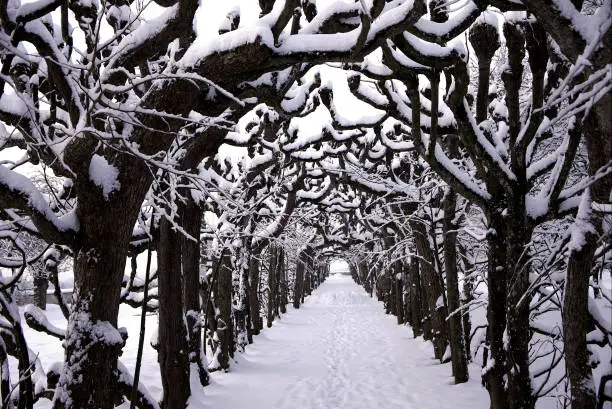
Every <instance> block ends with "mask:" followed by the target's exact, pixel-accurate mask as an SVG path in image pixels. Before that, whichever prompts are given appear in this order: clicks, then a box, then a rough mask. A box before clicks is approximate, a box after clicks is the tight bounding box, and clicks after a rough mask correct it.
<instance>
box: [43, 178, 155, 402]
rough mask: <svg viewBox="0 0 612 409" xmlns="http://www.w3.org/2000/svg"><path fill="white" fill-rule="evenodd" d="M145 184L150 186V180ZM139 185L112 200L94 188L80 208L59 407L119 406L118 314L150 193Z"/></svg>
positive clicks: (58, 393)
mask: <svg viewBox="0 0 612 409" xmlns="http://www.w3.org/2000/svg"><path fill="white" fill-rule="evenodd" d="M121 183H123V181H122V182H121ZM142 183H143V184H144V185H146V186H145V190H146V188H148V186H149V185H148V183H147V182H146V180H145V181H143V182H142ZM87 188H91V186H87ZM138 190H139V189H138V188H137V189H131V190H130V191H129V192H124V191H121V193H126V195H127V197H125V196H124V197H122V198H121V199H117V200H113V202H112V203H104V201H103V200H104V199H102V198H101V195H95V194H94V192H91V193H90V194H91V195H92V196H94V197H92V198H90V200H81V201H80V202H79V206H78V207H77V217H78V219H79V221H80V225H81V230H80V232H79V235H80V238H79V247H78V249H77V250H76V251H75V259H74V278H75V281H74V294H73V300H74V302H73V304H72V307H71V313H70V317H69V319H68V326H67V331H66V339H65V341H64V347H65V361H64V368H63V370H62V374H61V376H60V379H59V382H58V385H57V388H56V392H55V401H54V406H53V407H54V408H55V409H68V408H82V409H86V408H87V409H112V408H113V407H114V403H115V401H116V398H117V396H116V388H115V385H116V381H117V377H118V372H117V358H118V356H119V353H120V351H121V348H122V346H123V339H122V337H121V335H120V333H119V331H118V330H117V315H118V312H119V299H120V291H121V280H122V278H123V273H124V270H125V262H126V258H127V249H128V243H129V240H130V237H131V235H132V228H133V225H134V221H135V220H136V215H137V214H138V211H139V210H140V204H141V203H142V197H143V196H144V193H143V192H138ZM140 193H142V195H141V194H140ZM98 196H100V197H98ZM117 202H121V205H119V204H118V203H117ZM102 204H103V205H102ZM85 353H86V354H87V359H85V360H84V359H83V355H84V354H85Z"/></svg>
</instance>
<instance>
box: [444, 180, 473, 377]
mask: <svg viewBox="0 0 612 409" xmlns="http://www.w3.org/2000/svg"><path fill="white" fill-rule="evenodd" d="M456 204H457V196H456V194H455V192H454V191H453V190H452V189H451V188H449V189H448V191H447V192H446V198H445V200H444V267H445V270H446V292H447V299H448V309H449V313H450V314H452V315H451V316H450V317H449V318H448V324H449V341H450V348H451V359H452V366H453V376H454V377H455V383H463V382H467V380H468V378H469V375H468V369H467V361H466V353H465V344H464V342H463V327H462V322H461V313H460V312H459V308H460V307H461V302H460V300H459V276H458V274H457V225H456V224H455V222H454V219H455V213H456V212H455V207H456Z"/></svg>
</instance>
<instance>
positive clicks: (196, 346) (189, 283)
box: [181, 200, 209, 386]
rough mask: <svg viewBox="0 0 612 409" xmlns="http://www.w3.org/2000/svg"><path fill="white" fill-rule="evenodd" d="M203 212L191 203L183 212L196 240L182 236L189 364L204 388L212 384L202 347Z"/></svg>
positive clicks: (183, 220) (189, 229)
mask: <svg viewBox="0 0 612 409" xmlns="http://www.w3.org/2000/svg"><path fill="white" fill-rule="evenodd" d="M201 223H202V209H201V208H200V207H199V206H198V205H197V204H196V203H195V202H194V201H193V200H189V201H188V202H187V203H186V204H185V206H184V209H183V218H182V226H183V229H184V230H185V232H186V233H187V234H188V235H190V236H191V237H192V238H194V239H195V241H194V240H191V239H189V238H188V237H186V236H182V243H181V244H182V255H183V258H182V263H183V276H184V277H183V278H184V279H183V300H184V308H185V321H186V323H187V334H188V335H189V362H191V363H192V364H195V365H196V366H197V368H198V376H199V379H200V383H201V384H202V386H206V385H208V382H209V379H208V372H207V370H206V355H205V354H204V350H203V348H202V327H201V325H200V312H201V311H202V305H201V300H200V225H201Z"/></svg>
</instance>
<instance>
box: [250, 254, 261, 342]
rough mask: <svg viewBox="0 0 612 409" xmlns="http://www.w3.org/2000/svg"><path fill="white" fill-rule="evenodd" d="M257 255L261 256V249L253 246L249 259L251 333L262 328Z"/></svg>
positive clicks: (256, 332)
mask: <svg viewBox="0 0 612 409" xmlns="http://www.w3.org/2000/svg"><path fill="white" fill-rule="evenodd" d="M259 257H261V250H259V249H258V248H255V249H254V252H253V253H252V254H251V257H250V259H249V308H250V315H251V324H252V325H251V326H252V331H253V335H257V334H259V332H260V331H261V330H262V328H263V320H262V318H261V313H260V309H261V306H260V302H259V294H258V287H259V263H260V262H259Z"/></svg>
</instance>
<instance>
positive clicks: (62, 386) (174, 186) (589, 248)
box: [0, 0, 612, 409]
mask: <svg viewBox="0 0 612 409" xmlns="http://www.w3.org/2000/svg"><path fill="white" fill-rule="evenodd" d="M258 3H259V5H257V4H255V2H252V4H251V3H250V2H249V3H248V5H247V4H246V3H245V5H244V7H243V8H242V9H240V8H237V9H235V8H234V9H228V10H226V9H225V8H224V7H225V6H219V5H217V6H214V7H213V5H212V4H211V2H207V1H195V0H185V1H174V0H156V1H154V2H153V3H150V4H143V3H142V2H139V1H134V2H132V1H128V0H125V1H123V0H122V1H106V2H102V3H99V2H95V1H91V2H89V1H76V2H64V1H46V0H45V1H34V2H31V3H27V4H23V5H22V4H21V2H19V1H17V0H16V1H10V2H3V3H2V4H0V44H1V45H2V48H1V49H0V63H1V75H0V150H1V151H0V153H1V154H2V156H1V163H0V240H1V243H2V247H0V266H1V267H2V269H3V271H4V272H6V276H7V277H6V278H4V279H3V281H2V283H1V284H0V313H1V314H2V317H3V320H2V322H0V336H1V337H2V341H3V342H0V365H1V368H2V369H1V371H2V382H0V395H1V396H2V400H3V402H6V404H7V405H8V406H9V407H11V406H17V407H19V408H20V409H22V408H26V409H30V408H33V407H34V405H35V404H38V403H39V402H42V401H43V400H52V401H53V407H54V408H56V409H69V408H96V409H101V408H102V409H110V408H112V407H114V406H115V404H122V402H124V401H130V402H131V405H132V407H134V406H138V407H140V408H142V409H144V408H146V409H150V408H157V407H158V406H159V405H161V407H163V408H164V409H171V408H181V409H182V408H184V407H185V406H186V404H187V402H188V400H189V397H190V396H192V392H193V391H192V388H201V387H204V386H206V385H207V384H208V382H209V376H210V372H214V371H218V370H228V369H229V367H230V366H231V357H232V356H234V354H236V353H239V352H240V351H241V350H244V349H245V348H248V345H249V344H250V343H252V342H256V335H257V334H258V333H260V332H261V331H262V330H264V327H269V326H271V325H272V323H273V322H274V321H275V320H276V319H278V317H279V316H280V315H281V314H282V313H283V312H284V311H285V310H286V308H287V306H288V305H289V304H293V306H294V307H295V308H299V306H300V305H301V303H302V302H304V300H305V297H307V296H308V294H310V293H311V292H312V291H313V290H314V289H315V288H316V287H317V286H318V285H319V284H320V283H321V282H322V281H323V280H324V279H325V278H326V277H327V276H328V275H329V272H330V271H329V270H330V263H332V262H333V261H334V260H339V259H342V260H344V261H345V262H346V263H347V265H348V269H349V272H350V274H351V276H352V277H353V279H354V280H355V281H356V282H357V283H358V284H360V285H362V286H363V287H364V289H365V291H366V292H367V293H369V294H370V295H371V296H373V297H374V296H376V297H377V298H378V299H379V300H381V301H383V303H384V307H385V310H386V312H387V313H389V314H393V315H395V316H396V317H397V322H398V324H400V325H405V324H409V325H410V326H411V327H412V329H413V332H414V335H415V336H420V335H422V336H423V337H424V338H425V339H426V340H431V342H432V344H433V347H434V355H435V358H436V359H438V360H440V361H442V362H447V361H450V362H451V364H452V374H453V376H454V380H455V382H456V383H462V382H465V381H467V378H468V370H467V367H468V365H470V364H473V365H480V366H481V367H482V383H483V385H484V386H485V387H486V389H487V391H488V393H489V396H490V400H491V407H492V408H493V409H506V408H509V409H533V408H535V406H536V402H542V401H547V402H549V401H550V400H557V401H558V402H559V404H560V405H561V406H563V407H569V406H571V407H573V408H575V409H582V408H584V409H587V408H588V409H593V408H595V407H596V405H599V408H601V407H603V405H604V403H605V402H608V401H609V400H610V399H611V398H610V397H609V396H608V395H607V394H606V393H607V392H606V390H607V389H606V387H607V386H606V385H609V383H610V381H611V379H612V374H611V373H609V372H610V370H609V368H607V367H606V366H605V365H598V363H599V362H600V361H603V362H607V361H609V358H610V350H611V348H610V347H611V342H612V341H611V340H612V333H611V331H610V321H609V318H608V315H609V314H606V312H608V311H609V308H610V303H611V296H610V295H609V282H610V260H611V259H610V246H611V245H610V230H611V228H610V206H611V204H610V191H612V178H611V172H610V169H611V167H610V163H611V160H612V146H611V143H612V136H611V135H610V129H611V126H610V115H609V113H610V111H611V108H610V106H611V101H612V98H611V96H610V88H611V86H612V85H611V84H612V79H611V77H610V49H611V47H609V43H610V21H612V17H611V16H610V9H612V8H611V7H610V1H609V0H603V1H590V0H585V1H580V0H572V1H569V0H555V1H553V3H554V4H553V5H551V4H548V2H544V1H541V0H522V1H518V0H512V1H506V0H491V1H480V0H462V1H441V0H435V1H431V2H426V1H421V0H415V1H404V0H394V1H379V0H373V1H370V0H368V1H329V2H318V3H317V2H315V1H313V0H303V1H297V0H287V1H267V0H266V1H264V0H260V1H259V2H258ZM319 3H321V4H319ZM323 3H326V4H323ZM327 3H328V4H327ZM207 7H208V8H209V11H213V10H217V8H215V7H218V8H219V10H221V8H223V12H222V13H221V15H220V17H219V16H218V17H219V18H217V17H215V15H216V14H215V13H216V11H215V12H211V13H207V12H206V10H207ZM217 14H218V13H217ZM215 19H216V20H215ZM126 266H127V267H126ZM62 274H64V275H67V276H69V281H70V285H73V286H74V294H73V295H72V297H71V302H67V301H68V300H64V297H63V295H62V291H61V287H62V285H61V283H60V281H61V279H62ZM24 277H30V278H31V281H32V282H33V287H34V290H33V292H34V301H35V302H34V304H35V305H30V306H28V307H27V308H25V309H23V310H22V312H23V314H24V319H25V323H22V320H21V318H20V315H19V314H17V313H16V312H17V311H19V310H18V307H17V305H16V298H17V296H16V295H17V289H18V284H19V283H21V282H23V278H24ZM48 286H51V287H52V289H53V292H54V294H55V298H56V299H57V300H58V302H59V305H60V309H61V314H62V315H63V316H64V317H65V319H66V323H67V324H66V327H65V328H59V327H56V326H54V325H51V324H50V323H49V321H48V320H47V318H46V315H45V312H44V311H43V308H44V306H45V301H44V299H45V297H46V291H47V288H48ZM607 286H608V287H607ZM121 304H129V305H131V306H132V307H136V308H141V311H142V314H143V315H142V316H143V320H142V322H143V325H144V322H145V315H146V313H147V312H149V313H152V312H155V313H156V314H158V317H159V320H158V331H157V336H156V338H155V339H154V342H153V345H154V347H155V348H156V349H157V353H158V361H159V371H160V373H161V380H162V389H163V394H162V400H161V402H160V403H158V402H156V401H155V400H154V399H152V398H151V397H150V396H149V394H148V393H147V392H146V388H140V386H139V370H138V369H136V371H135V372H134V373H131V372H130V371H129V370H127V369H126V368H125V366H124V365H123V364H122V363H121V361H120V359H119V357H120V356H121V354H122V349H123V347H124V345H125V340H126V337H127V335H128V334H126V332H125V331H124V330H123V329H121V328H118V315H119V307H120V305H121ZM25 325H27V326H28V327H30V328H32V329H34V330H36V331H41V332H45V333H47V334H49V335H51V336H53V337H55V338H57V340H61V341H62V344H61V348H63V350H64V356H65V359H64V362H63V363H62V364H61V365H52V366H51V367H48V366H45V365H43V363H42V362H41V360H40V359H38V358H37V354H36V352H35V351H30V350H29V348H28V340H27V339H26V337H25V336H24V327H25ZM143 330H144V328H141V330H140V339H139V341H140V345H141V348H140V349H141V350H142V345H143V343H144V342H145V341H144V338H143V336H142V333H143V332H144V331H143ZM130 336H138V334H130ZM139 354H140V353H139ZM9 366H13V367H14V366H17V368H18V371H17V372H19V377H18V378H17V380H16V381H15V380H13V381H12V382H11V380H10V379H8V377H5V376H4V375H5V374H6V373H7V371H8V367H9ZM60 367H61V369H60ZM137 367H138V365H137ZM192 375H197V379H198V381H199V383H196V384H194V383H193V382H191V380H192V379H195V378H194V377H193V376H192ZM17 389H18V393H13V392H12V391H13V390H17ZM608 389H609V388H608ZM608 393H609V392H608ZM608 403H609V402H608Z"/></svg>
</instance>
